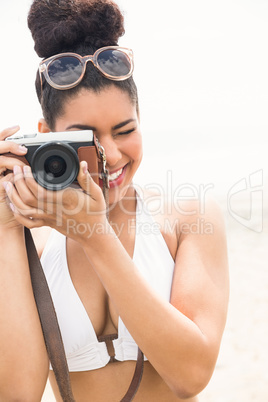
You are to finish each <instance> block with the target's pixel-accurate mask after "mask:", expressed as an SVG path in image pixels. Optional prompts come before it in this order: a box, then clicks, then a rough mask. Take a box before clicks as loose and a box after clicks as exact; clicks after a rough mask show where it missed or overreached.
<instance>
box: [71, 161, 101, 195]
mask: <svg viewBox="0 0 268 402" xmlns="http://www.w3.org/2000/svg"><path fill="white" fill-rule="evenodd" d="M77 180H78V183H79V184H80V186H81V188H82V189H83V190H84V192H85V193H86V194H88V195H90V197H91V198H93V199H94V200H96V199H97V198H98V197H99V196H100V193H101V189H100V187H99V186H98V185H97V184H96V183H95V182H94V180H93V179H92V177H91V175H90V173H89V172H88V164H87V162H85V161H82V162H81V163H80V170H79V174H78V176H77Z"/></svg>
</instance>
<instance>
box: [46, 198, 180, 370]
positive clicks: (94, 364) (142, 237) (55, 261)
mask: <svg viewBox="0 0 268 402" xmlns="http://www.w3.org/2000/svg"><path fill="white" fill-rule="evenodd" d="M139 193H140V191H139V192H137V208H136V237H135V247H134V255H133V261H134V263H135V266H136V267H137V269H138V270H139V271H140V272H141V273H142V275H143V276H144V278H145V280H146V281H148V282H149V283H150V284H151V286H152V288H153V289H154V290H155V291H156V292H157V293H158V294H159V295H160V296H161V297H163V298H164V299H165V300H167V301H170V292H171V285H172V279H173V271H174V260H173V258H172V256H171V254H170V252H169V249H168V247H167V244H166V242H165V240H164V238H163V236H162V234H161V232H160V230H159V225H158V224H157V223H156V222H155V221H154V220H153V218H152V216H151V214H150V213H149V211H148V210H147V209H146V207H145V204H144V202H143V199H142V197H141V195H139ZM41 263H42V266H43V270H44V273H45V276H46V279H47V282H48V286H49V289H50V292H51V296H52V299H53V303H54V307H55V310H56V314H57V317H58V322H59V326H60V330H61V334H62V339H63V344H64V349H65V353H66V358H67V363H68V367H69V371H87V370H94V369H98V368H101V367H104V366H106V365H107V364H108V363H109V361H110V356H109V353H108V350H107V346H106V343H105V342H99V341H98V339H97V335H96V333H95V331H94V328H93V326H92V323H91V321H90V318H89V317H88V314H87V312H86V310H85V307H84V305H83V303H82V301H81V299H80V298H79V296H78V294H77V292H76V289H75V287H74V285H73V283H72V280H71V277H70V273H69V269H68V265H67V257H66V237H65V236H64V235H62V234H61V233H59V232H57V231H56V230H54V229H53V230H52V231H51V234H50V236H49V239H48V241H47V244H46V246H45V249H44V251H43V254H42V257H41ZM148 318H149V317H148ZM112 342H113V347H114V351H115V359H116V360H119V361H125V360H137V350H138V346H137V344H136V343H135V341H134V339H133V338H132V336H131V335H130V333H129V332H128V330H127V328H126V327H125V325H124V323H123V321H122V320H121V318H120V317H119V322H118V338H117V339H114V340H113V341H112ZM145 360H146V358H145Z"/></svg>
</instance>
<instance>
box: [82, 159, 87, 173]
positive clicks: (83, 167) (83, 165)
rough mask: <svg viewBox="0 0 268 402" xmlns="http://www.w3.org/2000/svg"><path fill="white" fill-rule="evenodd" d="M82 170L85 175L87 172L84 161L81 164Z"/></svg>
mask: <svg viewBox="0 0 268 402" xmlns="http://www.w3.org/2000/svg"><path fill="white" fill-rule="evenodd" d="M82 169H83V173H84V174H86V173H87V170H88V165H87V162H86V161H83V162H82Z"/></svg>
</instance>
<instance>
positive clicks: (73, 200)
mask: <svg viewBox="0 0 268 402" xmlns="http://www.w3.org/2000/svg"><path fill="white" fill-rule="evenodd" d="M28 23H29V27H30V29H31V32H32V35H33V38H34V40H35V49H36V51H37V53H38V55H39V56H40V57H43V58H44V59H45V61H44V62H43V63H42V64H41V68H40V72H38V74H37V78H36V89H37V94H38V98H39V101H40V103H41V105H42V109H43V114H44V118H43V119H41V120H40V121H39V131H40V132H41V133H47V132H50V131H56V132H57V131H74V130H85V129H90V130H93V132H94V134H95V135H96V137H97V138H98V140H99V142H100V143H101V145H102V146H103V147H104V149H105V152H106V157H107V168H108V170H109V182H110V190H109V206H106V205H105V200H104V197H103V194H102V190H101V187H100V186H98V185H97V184H96V183H94V181H93V180H92V177H91V176H90V174H89V173H88V170H87V164H86V163H85V162H84V161H82V162H81V163H80V171H79V175H78V182H79V184H80V186H81V188H82V189H83V190H84V191H81V189H76V188H68V189H67V190H66V189H65V190H62V191H55V192H51V191H47V190H45V189H44V188H42V187H41V186H39V185H38V184H37V183H36V182H35V180H34V179H33V176H32V173H31V169H30V168H29V167H25V166H24V164H23V163H22V162H21V160H20V159H14V158H10V157H8V156H1V159H0V173H1V184H2V185H1V189H0V191H1V193H0V200H1V204H0V208H1V209H0V216H1V225H0V236H1V244H2V251H1V256H0V261H1V270H0V276H1V279H0V283H1V292H0V320H1V321H0V326H1V331H0V345H1V346H0V348H1V349H0V353H1V362H0V370H1V375H0V399H1V400H4V401H13V400H27V401H34V402H36V401H38V400H40V399H41V397H42V394H43V392H44V388H45V384H46V381H47V377H48V375H49V378H50V381H51V384H52V388H53V390H54V393H55V397H56V400H57V401H60V400H61V397H60V395H59V391H58V389H57V385H56V380H55V377H54V374H53V371H52V370H50V369H49V362H48V357H47V353H46V349H45V345H44V341H43V336H42V331H41V328H40V323H39V318H38V314H37V311H36V306H35V302H34V298H33V292H32V288H31V282H30V277H29V267H28V262H27V258H26V251H25V242H24V235H23V226H26V227H28V228H30V229H31V230H32V233H33V236H34V240H35V243H36V246H37V249H38V252H39V254H40V256H42V257H41V261H42V263H43V268H44V271H45V274H46V277H47V281H48V284H49V287H50V291H51V294H52V297H53V300H54V304H55V309H56V311H57V315H58V320H59V324H60V328H61V332H62V337H63V342H64V347H65V352H66V355H67V361H68V366H69V371H70V378H71V384H72V389H73V394H74V397H75V400H76V401H90V400H93V401H107V400H108V401H119V400H121V398H122V397H123V396H124V394H125V393H126V390H127V389H128V386H129V383H130V380H131V378H132V375H133V371H134V368H135V361H136V360H137V349H138V346H139V348H140V349H141V350H142V352H143V353H144V355H145V363H144V372H143V377H142V380H141V383H140V387H139V389H138V391H137V393H136V395H135V400H136V401H156V402H157V401H180V400H184V399H187V400H189V401H191V402H194V401H197V397H196V395H197V394H198V393H199V392H200V391H201V390H202V389H203V388H204V387H205V386H206V384H207V383H208V381H209V379H210V377H211V375H212V373H213V370H214V367H215V363H216V359H217V355H218V351H219V347H220V341H221V337H222V333H223V329H224V325H225V320H226V311H227V302H228V272H227V257H226V242H225V234H224V224H223V220H222V217H221V214H220V212H219V209H218V207H217V206H216V205H215V204H214V203H213V202H211V201H210V202H206V206H205V212H204V211H203V210H201V208H200V205H199V203H198V201H191V202H189V201H188V202H187V201H185V203H184V204H181V203H180V207H179V208H178V205H177V204H175V203H174V205H173V204H170V203H169V204H168V203H166V202H165V201H164V200H163V199H161V198H159V199H157V197H156V196H155V195H154V194H153V195H152V194H147V193H145V192H143V191H141V190H140V189H138V188H136V187H135V186H134V185H133V183H132V179H133V177H134V175H135V172H136V171H137V169H138V167H139V164H140V162H141V159H142V142H141V133H140V126H139V107H138V97H137V90H136V87H135V84H134V81H133V78H132V66H133V65H132V62H131V59H130V58H131V55H130V53H129V51H126V50H124V49H121V50H120V49H118V51H117V53H113V51H114V49H110V48H109V49H108V50H109V51H110V52H111V53H109V54H107V53H103V49H102V48H103V47H107V46H108V47H110V46H117V43H118V39H119V37H120V36H121V35H122V34H123V33H124V27H123V17H122V15H121V13H120V11H119V9H118V7H117V6H116V4H115V3H113V2H112V1H109V0H101V1H100V0H98V1H94V0H87V1H85V0H76V1H72V0H68V1H64V2H59V1H56V0H50V1H47V0H35V1H34V3H33V4H32V7H31V9H30V12H29V18H28ZM98 49H102V50H100V57H99V59H98V62H99V65H98V66H97V65H93V64H92V63H91V62H88V63H87V65H86V71H85V74H84V75H83V73H81V71H80V72H79V74H78V75H79V77H80V78H81V81H79V83H78V82H76V78H77V77H75V74H74V73H75V71H76V69H75V68H76V67H79V68H80V64H79V62H78V61H77V59H76V60H73V59H71V60H70V59H68V60H67V59H63V55H62V53H70V52H71V53H76V54H78V55H80V56H85V55H93V54H94V53H95V52H96V51H97V50H98ZM124 52H127V53H126V54H127V57H126V56H125V53H124ZM97 53H98V52H97ZM54 56H57V57H54ZM68 57H72V56H71V55H68ZM76 57H77V56H76ZM48 58H49V61H52V62H53V65H52V67H51V68H50V71H49V72H47V70H46V68H45V67H44V66H47V65H48V62H49V61H47V59H48ZM126 60H127V61H126ZM109 62H112V63H113V64H114V63H117V67H118V69H116V70H113V68H112V67H111V65H110V64H109ZM76 63H77V64H76ZM42 66H43V68H42ZM70 66H71V67H70ZM124 66H126V70H124ZM118 79H120V80H118ZM64 85H65V87H63V86H64ZM17 131H18V127H14V128H11V129H6V130H4V131H2V133H1V138H0V139H1V143H0V153H1V155H3V154H5V153H7V152H11V153H13V154H15V155H18V156H23V155H25V154H26V153H27V149H25V148H24V147H21V146H19V145H18V144H15V143H14V142H10V141H4V140H5V138H6V137H8V136H10V135H12V134H14V133H16V132H17ZM8 170H12V171H13V173H9V174H7V175H6V176H4V175H3V174H4V172H6V171H8ZM153 199H154V200H155V201H157V202H158V203H160V204H161V211H160V209H159V213H157V214H156V213H154V214H153V213H152V212H150V211H149V210H148V209H149V207H150V206H152V204H153V202H152V200H153ZM78 203H79V206H80V207H79V208H77V205H78ZM106 207H108V209H109V210H110V214H109V219H107V217H106ZM152 215H154V216H152ZM70 218H71V222H72V224H71V225H70ZM199 219H203V220H204V221H205V222H207V223H209V224H210V227H211V228H212V229H213V230H211V231H210V232H209V233H207V234H206V233H203V234H197V233H193V230H191V227H193V225H194V224H195V223H196V222H198V220H199ZM79 225H80V226H79ZM81 225H83V228H87V230H78V228H79V227H80V228H81V227H82V226H81ZM145 228H146V230H145ZM114 333H116V334H117V336H118V338H117V339H113V340H112V341H111V342H110V346H109V347H108V342H105V339H106V340H107V335H110V334H114ZM105 337H106V338H105ZM106 345H107V347H106ZM137 345H138V346H137ZM111 346H112V349H113V350H114V351H113V352H112V353H110V351H109V350H108V349H109V348H110V347H111ZM113 354H114V357H112V358H110V355H113ZM110 360H111V361H112V360H115V362H113V363H110Z"/></svg>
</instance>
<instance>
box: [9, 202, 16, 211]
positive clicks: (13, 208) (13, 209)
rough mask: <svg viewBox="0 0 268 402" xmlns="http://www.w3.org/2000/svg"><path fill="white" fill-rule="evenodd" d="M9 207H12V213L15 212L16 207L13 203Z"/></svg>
mask: <svg viewBox="0 0 268 402" xmlns="http://www.w3.org/2000/svg"><path fill="white" fill-rule="evenodd" d="M9 206H10V209H11V211H12V212H15V207H14V205H13V204H12V203H11V202H10V204H9Z"/></svg>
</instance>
